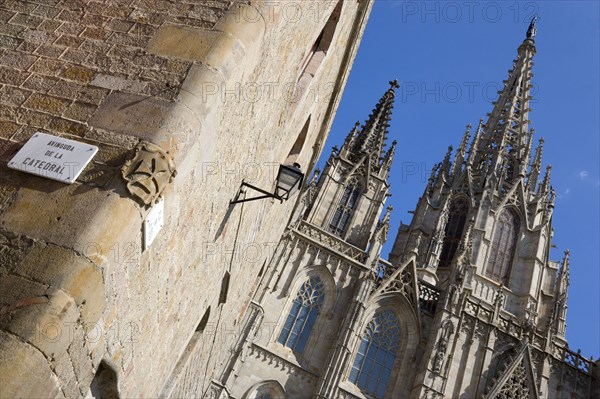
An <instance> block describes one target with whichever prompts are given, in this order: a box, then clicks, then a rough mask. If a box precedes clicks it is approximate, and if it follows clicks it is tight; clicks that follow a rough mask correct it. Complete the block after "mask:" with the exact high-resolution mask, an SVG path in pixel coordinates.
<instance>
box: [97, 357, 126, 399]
mask: <svg viewBox="0 0 600 399" xmlns="http://www.w3.org/2000/svg"><path fill="white" fill-rule="evenodd" d="M90 393H91V396H92V398H94V399H119V388H118V381H117V373H116V372H115V370H114V369H113V368H112V367H110V366H109V365H108V364H106V362H104V361H102V362H100V365H99V366H98V370H96V374H95V375H94V379H93V380H92V384H91V386H90Z"/></svg>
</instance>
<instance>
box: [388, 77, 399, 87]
mask: <svg viewBox="0 0 600 399" xmlns="http://www.w3.org/2000/svg"><path fill="white" fill-rule="evenodd" d="M388 83H389V84H390V89H399V88H400V85H399V84H398V79H394V80H390V81H389V82H388Z"/></svg>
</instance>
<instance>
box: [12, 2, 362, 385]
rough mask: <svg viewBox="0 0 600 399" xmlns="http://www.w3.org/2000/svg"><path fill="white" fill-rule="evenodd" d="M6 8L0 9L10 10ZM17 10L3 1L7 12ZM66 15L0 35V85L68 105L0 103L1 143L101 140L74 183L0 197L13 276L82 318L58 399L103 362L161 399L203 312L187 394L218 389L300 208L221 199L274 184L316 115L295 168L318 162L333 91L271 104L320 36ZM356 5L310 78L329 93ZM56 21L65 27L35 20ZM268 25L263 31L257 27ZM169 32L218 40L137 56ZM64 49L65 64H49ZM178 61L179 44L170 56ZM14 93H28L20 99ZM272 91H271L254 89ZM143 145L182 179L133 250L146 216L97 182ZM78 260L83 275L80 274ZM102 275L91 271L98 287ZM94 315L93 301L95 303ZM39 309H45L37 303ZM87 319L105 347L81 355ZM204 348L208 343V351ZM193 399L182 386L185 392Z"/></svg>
mask: <svg viewBox="0 0 600 399" xmlns="http://www.w3.org/2000/svg"><path fill="white" fill-rule="evenodd" d="M244 3H246V2H244ZM6 4H7V3H3V4H2V5H1V6H0V9H3V7H4V8H7V7H6ZM27 4H29V3H24V2H12V3H11V4H10V9H11V11H12V9H13V8H15V7H24V6H25V5H27ZM78 4H79V3H77V2H62V3H58V4H56V5H54V4H48V5H45V6H44V9H43V10H42V9H41V8H42V7H38V6H36V7H34V8H32V10H29V11H27V10H25V12H34V11H35V12H36V14H35V15H36V16H38V17H40V18H44V19H45V20H44V21H42V22H41V23H40V25H38V28H36V29H30V28H29V27H26V26H23V25H11V24H10V23H9V24H8V26H9V29H8V30H6V31H3V32H2V33H3V34H5V35H6V36H9V37H15V38H18V39H22V40H23V41H22V42H21V43H20V44H19V45H18V47H16V49H8V48H7V49H6V52H3V53H2V56H6V55H7V54H9V56H8V57H6V58H3V59H2V61H3V62H4V63H3V64H2V62H0V64H2V65H0V68H5V72H2V71H3V70H2V69H0V79H4V80H7V81H10V82H12V83H8V85H10V86H14V87H15V88H16V89H19V90H24V91H31V93H32V94H33V93H35V94H36V97H34V100H35V99H38V98H40V97H39V96H40V95H43V96H50V97H51V98H59V99H64V100H67V101H68V104H67V106H66V107H65V108H64V109H61V110H60V113H59V112H58V111H56V113H54V112H55V111H53V110H51V109H50V108H48V107H47V108H44V109H38V108H36V109H35V110H33V109H26V108H24V107H23V106H22V104H19V105H17V104H16V103H18V102H19V101H20V99H19V100H18V101H16V100H15V101H16V103H15V102H13V103H10V104H6V105H5V106H3V107H0V120H2V121H5V122H8V123H16V124H17V125H18V126H19V127H18V130H13V129H15V127H14V126H12V125H7V130H8V131H12V133H10V134H12V136H11V138H10V141H11V142H17V141H23V140H26V139H27V138H28V137H30V136H31V134H33V132H35V130H36V129H40V128H43V129H44V130H45V131H49V132H50V133H55V134H60V135H64V134H68V135H78V136H80V137H81V139H82V140H84V141H86V142H87V141H88V140H89V141H90V142H97V143H98V144H100V145H99V146H100V152H99V154H98V155H97V157H96V159H94V161H93V163H94V165H91V166H90V167H89V168H86V170H85V171H84V173H83V174H82V178H81V179H80V181H78V182H77V183H76V184H74V185H72V186H64V185H62V184H60V183H56V182H51V181H47V180H45V179H42V178H38V177H34V176H26V175H25V174H23V173H16V172H15V173H13V172H11V171H7V173H8V174H7V176H9V180H8V183H6V184H8V185H9V186H10V187H11V188H10V189H9V190H8V191H7V196H6V197H7V198H8V203H7V206H6V208H5V211H4V212H3V213H2V214H0V228H2V229H5V230H6V231H11V232H13V234H16V235H23V234H24V235H31V237H33V238H34V239H35V240H36V242H38V243H39V245H40V248H37V247H36V248H34V249H28V250H27V251H24V252H22V253H21V252H20V251H17V252H16V254H17V255H18V256H17V255H15V252H11V254H12V255H15V256H16V257H15V258H14V260H12V261H11V262H14V265H15V267H17V266H18V269H19V271H18V272H19V273H23V276H35V278H36V279H37V278H39V279H40V281H42V279H44V281H47V282H48V284H52V285H58V286H60V289H61V290H63V291H64V293H65V295H68V296H72V297H73V299H72V302H71V306H72V309H73V312H75V311H80V312H81V315H80V317H79V319H78V320H76V324H75V330H76V331H77V333H76V338H74V339H73V341H72V342H71V343H70V344H69V346H68V348H67V349H66V353H67V354H68V356H69V358H70V361H69V362H67V361H66V360H65V359H64V358H62V357H59V356H63V355H64V352H62V353H58V351H56V352H57V353H56V356H57V357H56V359H57V362H60V363H59V364H60V366H59V365H58V364H57V365H56V367H55V370H56V372H57V374H60V375H59V377H60V379H61V385H62V386H63V387H64V388H63V391H64V393H65V395H68V396H71V395H73V384H74V382H73V381H74V379H75V377H74V376H73V375H76V376H77V379H81V380H79V381H78V385H79V386H78V389H79V391H80V394H82V392H85V390H86V389H87V388H89V383H90V380H91V377H92V376H93V373H94V368H95V367H97V366H98V364H99V362H100V360H101V359H102V358H105V359H109V360H110V362H111V363H112V364H114V365H115V370H116V372H117V376H118V378H119V384H120V388H121V393H122V397H133V396H136V397H137V396H139V397H158V396H159V394H160V390H161V388H162V386H163V384H164V382H165V381H166V380H167V379H168V378H169V376H170V374H171V372H172V370H173V368H174V366H175V364H176V363H177V360H178V358H179V356H180V354H181V353H182V352H183V351H184V350H185V346H186V344H187V342H188V340H189V337H190V336H191V335H192V334H193V332H194V330H195V329H196V327H197V326H198V323H199V321H200V319H201V318H202V316H203V315H204V314H205V311H206V309H207V308H209V306H210V307H211V309H212V315H213V316H212V319H211V318H209V320H208V324H207V326H208V327H207V328H206V330H205V331H206V334H207V335H206V336H204V337H203V338H202V339H201V341H202V342H203V343H204V345H202V349H201V351H200V352H199V353H198V355H197V359H196V360H195V361H194V363H193V364H195V365H202V367H200V366H199V367H197V368H194V369H193V370H190V371H189V376H188V377H186V378H188V380H193V381H195V382H196V385H198V386H202V385H204V386H208V385H207V384H208V380H209V379H210V378H212V377H211V375H209V374H210V373H208V374H207V373H206V372H205V370H216V371H217V370H221V369H222V368H223V367H224V365H225V363H226V362H227V359H228V358H229V356H230V352H229V350H230V349H231V348H232V345H233V343H234V342H235V339H236V332H235V331H236V329H237V328H238V325H239V324H238V323H239V320H240V319H241V316H240V315H241V314H243V313H244V309H246V307H247V303H248V301H249V298H250V295H251V292H252V290H253V287H255V284H256V276H257V275H258V273H259V271H260V269H261V267H262V265H263V264H264V262H265V260H266V259H267V258H268V257H269V256H270V253H269V248H270V247H269V246H268V244H270V243H271V241H273V237H279V235H280V234H281V232H282V230H283V228H284V226H285V222H286V221H287V219H288V217H289V214H290V212H291V209H292V208H293V206H294V204H293V203H292V201H290V202H287V203H284V204H282V205H280V204H275V203H272V202H270V201H262V202H255V203H249V204H247V205H244V206H243V207H242V206H237V207H232V208H231V209H230V210H229V211H228V209H229V205H228V204H229V200H230V199H232V198H233V197H234V196H235V195H236V192H237V190H238V189H239V185H240V182H241V181H242V180H243V179H245V178H246V177H247V175H248V174H249V173H250V174H252V175H251V176H252V182H253V183H254V184H256V185H258V186H261V187H267V188H268V187H272V184H273V181H274V179H275V173H276V169H277V166H278V165H279V163H281V162H282V161H283V160H285V159H286V157H287V156H288V153H289V150H290V148H292V146H293V145H294V143H295V142H296V140H297V137H298V134H299V132H300V130H301V129H302V126H304V124H305V122H306V120H307V119H308V116H309V115H312V116H311V121H312V122H311V128H310V129H309V131H308V133H307V135H306V146H305V147H306V149H305V150H304V151H303V152H302V153H301V154H299V156H298V159H299V162H301V163H303V164H304V165H308V164H309V163H310V162H311V159H312V158H313V157H314V154H313V147H314V148H315V150H314V151H315V152H319V151H320V146H321V144H316V143H317V142H319V143H321V142H322V141H323V138H324V134H325V133H324V126H326V125H328V124H329V123H330V122H331V118H332V114H331V113H328V112H322V110H323V109H328V108H330V107H331V108H333V109H334V108H335V107H336V106H337V103H338V101H339V95H338V94H337V93H336V94H334V95H332V94H331V93H327V94H323V96H322V97H321V98H319V99H318V100H315V99H314V98H313V99H309V100H307V101H298V102H297V103H295V104H294V105H292V104H291V103H290V102H289V101H288V100H287V99H286V98H285V96H284V95H283V94H282V92H283V89H282V87H283V86H284V85H286V84H288V83H289V82H291V83H292V84H293V82H294V81H295V79H296V77H297V72H298V71H297V70H298V68H299V64H300V63H301V62H302V59H303V58H304V57H305V52H306V49H307V48H309V47H310V43H311V42H313V41H314V38H315V37H316V36H317V35H318V32H319V31H320V29H322V26H321V23H320V21H318V20H316V19H314V18H312V15H310V14H308V13H303V14H302V15H304V19H303V20H302V22H301V23H298V24H295V23H293V24H290V23H287V22H286V21H284V20H283V19H282V18H279V19H277V18H272V17H270V16H269V15H268V13H266V12H265V14H264V15H262V17H261V18H262V19H263V20H265V21H266V22H262V21H259V22H256V21H255V22H252V25H251V26H247V24H249V23H250V22H249V21H248V20H247V19H246V18H244V15H240V14H238V17H239V18H237V20H236V19H235V13H241V12H242V11H236V10H241V8H235V9H234V8H231V12H233V13H234V14H233V15H232V17H233V20H232V21H230V22H228V23H225V22H224V23H222V24H221V25H219V29H218V30H214V29H215V24H216V23H217V21H218V20H219V19H220V18H221V17H222V16H223V15H224V14H225V13H226V12H227V10H228V9H230V6H231V4H232V2H230V1H219V0H214V1H205V2H200V3H198V2H194V3H192V2H168V1H146V0H139V1H136V2H133V3H131V4H129V5H119V6H116V5H115V4H112V2H109V1H107V2H95V1H91V2H87V3H86V4H85V7H79V6H78ZM300 4H305V3H300ZM352 4H353V6H352V7H349V8H347V15H346V17H345V18H346V19H345V20H344V21H345V22H344V26H343V29H341V30H340V33H339V35H340V40H341V41H340V44H339V45H340V47H339V51H336V52H332V56H331V57H330V58H326V59H325V60H324V61H323V63H322V69H321V70H320V71H319V73H320V74H322V76H318V77H316V78H315V80H314V81H313V83H318V82H320V81H322V82H332V81H339V82H340V84H341V85H342V86H343V82H344V81H345V76H346V75H345V72H343V71H347V70H348V68H349V65H348V60H351V58H352V57H351V56H350V57H348V58H344V54H345V50H344V48H345V46H346V43H347V39H348V38H349V33H350V32H351V31H352V27H353V23H354V19H355V18H356V15H355V13H356V9H355V8H354V6H355V5H354V3H352ZM244 7H246V6H244ZM38 8H39V9H40V10H39V13H38V11H37V10H38ZM263 11H268V10H263ZM248 12H250V11H249V10H246V11H244V13H248ZM15 13H16V12H15ZM50 20H51V21H58V22H60V25H58V24H56V23H51V22H47V21H50ZM267 23H268V24H269V29H268V30H267V29H266V28H264V27H263V25H264V26H266V24H267ZM361 23H362V22H361ZM236 24H237V25H236ZM167 25H168V26H173V25H178V26H187V27H188V28H189V29H190V31H192V30H193V32H194V34H196V33H198V32H203V34H205V33H206V32H216V33H209V34H208V35H211V37H214V38H215V40H214V41H213V42H212V44H213V46H212V47H211V48H210V49H209V50H207V51H208V52H207V53H206V57H205V58H204V59H203V60H202V61H197V62H196V63H193V62H192V61H190V60H189V59H184V58H179V57H178V56H174V55H161V54H155V53H152V51H151V50H150V49H149V48H148V47H146V46H147V44H148V43H153V41H154V40H157V39H156V38H157V37H158V36H159V35H160V34H161V33H160V32H161V29H164V27H165V26H167ZM11 26H12V27H11ZM42 28H43V29H42ZM88 28H89V29H88ZM188 28H186V29H188ZM7 32H8V34H6V33H7ZM107 32H110V33H107ZM21 36H22V37H21ZM192 36H193V35H192ZM105 37H106V39H104V38H105ZM98 39H100V40H98ZM352 40H354V39H352ZM7 43H8V42H7ZM14 44H16V43H15V42H14V41H10V43H9V45H10V46H14ZM188 44H189V43H188ZM176 45H178V43H175V46H176ZM194 45H196V46H198V43H195V44H194ZM183 47H185V46H183ZM38 49H39V50H38ZM61 49H64V51H62V53H61V54H60V55H57V54H58V52H59V51H61ZM11 51H12V52H14V53H16V54H15V55H18V56H19V57H16V56H15V55H12V54H11V53H10V52H11ZM173 51H175V50H173ZM188 51H191V50H190V48H186V49H182V52H183V53H186V52H188ZM353 51H354V50H350V51H349V54H350V55H352V53H353ZM42 53H43V54H45V55H41V54H42ZM186 54H187V53H186ZM29 57H31V58H29ZM26 65H28V66H27V67H26V68H25V66H26ZM87 71H91V72H87ZM92 73H93V75H92ZM101 76H106V77H101ZM29 79H30V80H29ZM88 79H89V80H88ZM25 81H28V82H29V83H28V84H27V85H26V86H23V87H19V86H20V85H21V84H22V83H23V82H25ZM94 82H95V83H94ZM128 82H141V83H142V84H143V86H142V85H137V84H131V85H130V84H129V83H128ZM265 82H266V84H265V85H264V86H263V83H265ZM269 85H271V86H269ZM248 87H250V89H248ZM257 87H258V89H260V90H262V89H264V91H262V93H263V94H262V96H261V97H258V98H255V97H252V90H255V89H256V88H257ZM118 91H121V92H118ZM267 91H271V92H272V93H273V94H272V95H267V94H265V93H266V92H267ZM25 94H27V92H25V93H24V95H25ZM30 95H31V94H30ZM15 98H16V97H15ZM26 100H27V98H25V99H23V101H26ZM32 101H33V100H32ZM140 139H145V140H147V141H150V142H153V143H155V144H158V145H160V147H161V148H163V149H164V150H165V151H169V155H170V156H171V157H172V158H173V159H174V160H175V164H176V165H177V169H178V171H179V173H178V175H177V177H176V178H175V180H174V181H173V182H172V183H171V184H169V185H168V186H167V187H166V188H165V190H164V191H163V196H164V198H165V225H164V227H163V228H162V230H161V232H160V233H159V235H158V237H157V238H156V240H155V241H154V243H153V244H152V245H151V246H150V247H149V248H148V249H145V250H144V251H142V249H141V226H142V220H143V217H144V215H145V214H146V212H147V211H146V210H144V209H142V208H141V207H140V206H139V205H138V204H136V203H134V202H133V201H132V200H131V199H129V198H126V196H125V191H124V184H123V183H122V182H121V181H120V179H117V180H118V181H115V180H114V179H113V180H110V179H107V180H103V176H108V175H109V174H110V168H111V167H114V168H118V167H120V165H119V163H120V162H122V159H123V158H122V156H123V154H124V153H125V152H126V151H128V150H132V149H133V148H134V147H135V146H136V145H137V144H138V143H139V141H140ZM104 144H108V146H104ZM118 147H122V149H123V152H120V150H119V149H118ZM117 170H118V169H117ZM273 171H275V173H273ZM2 172H3V173H4V169H3V170H2ZM104 172H106V174H105V175H101V173H104ZM96 174H98V175H96ZM94 176H96V177H94ZM97 179H99V180H101V181H98V180H97ZM81 182H85V183H81ZM88 184H90V185H91V184H97V187H99V188H92V187H90V185H88ZM13 188H14V189H13ZM32 215H33V216H32ZM265 244H267V245H265ZM256 245H258V246H259V247H260V248H261V249H260V251H259V254H258V256H256V255H254V256H250V252H248V250H247V248H248V247H250V248H256ZM44 248H51V249H44ZM42 249H44V250H43V251H42ZM63 250H64V251H66V252H63ZM36 251H38V252H36ZM21 255H27V259H26V260H24V259H25V258H24V257H23V256H21ZM82 255H83V257H82ZM73 257H74V258H73ZM57 258H61V259H63V260H64V259H67V260H69V262H74V265H73V268H72V269H67V268H66V265H67V264H68V263H69V262H65V263H63V264H61V263H58V262H57V263H53V264H50V265H44V263H46V262H53V261H54V260H55V259H57ZM88 259H89V260H90V261H91V262H93V263H94V264H95V266H94V267H91V266H89V265H88V263H86V261H87V260H88ZM95 267H99V268H100V269H95ZM228 269H230V270H231V287H230V295H229V296H228V298H227V302H226V303H225V304H221V305H219V303H218V301H219V297H220V295H219V293H220V286H221V279H222V277H223V275H224V272H225V270H228ZM11 270H12V269H11ZM96 270H97V272H98V273H100V272H101V273H102V275H101V277H102V281H101V282H100V281H99V278H100V275H99V274H97V273H96ZM9 272H10V271H8V270H7V271H6V273H9ZM2 273H4V272H3V271H2ZM15 273H16V271H15ZM23 278H24V277H23ZM27 281H29V280H27ZM95 285H96V286H98V285H101V286H102V288H101V289H100V288H98V287H95ZM40 286H41V287H43V288H44V289H45V288H46V287H45V286H44V285H42V284H40ZM88 290H91V291H93V294H94V295H96V293H97V292H99V291H101V290H104V292H103V294H104V298H105V304H104V305H102V306H103V309H101V308H102V306H98V307H92V304H88V299H86V298H87V296H88V295H92V292H88ZM233 293H235V295H234V294H233ZM80 295H81V296H80ZM98 295H99V293H98ZM81 298H83V299H85V300H86V303H85V304H84V303H83V300H82V299H81ZM94 298H95V297H94ZM90 300H91V299H90ZM94 303H97V304H99V303H101V301H100V300H96V299H94ZM32 306H40V305H37V304H36V305H32ZM41 306H45V307H46V309H50V308H51V307H50V305H49V304H42V305H41ZM88 306H90V309H89V314H87V315H86V312H87V311H88V310H86V308H87V307H88ZM94 306H95V305H94ZM70 309H71V308H69V310H68V311H66V313H65V317H66V318H68V319H69V320H70V317H71V316H73V314H74V313H72V312H71V310H70ZM23 310H24V309H21V311H23ZM30 310H33V308H32V309H30ZM48 312H49V314H51V312H50V311H49V310H48ZM219 312H220V313H221V314H222V318H221V319H220V320H221V324H220V326H221V327H223V328H225V329H226V330H227V332H226V333H224V334H220V333H219V334H217V329H216V328H215V324H214V323H215V320H217V318H216V317H215V315H217V314H219ZM75 313H76V312H75ZM14 314H15V315H17V314H18V313H17V312H15V313H14ZM19 314H20V313H19ZM98 314H100V317H99V319H98V321H97V326H98V327H99V328H100V330H101V338H99V339H97V340H93V342H92V340H90V339H89V337H86V338H81V335H80V334H79V328H80V327H81V328H83V330H84V331H85V328H84V327H85V326H83V325H82V324H83V323H85V322H87V321H88V320H93V319H95V318H96V317H97V315H98ZM33 316H35V315H33ZM33 316H28V317H30V318H31V317H33ZM23 317H25V316H23ZM40 317H41V315H40ZM48 317H50V316H48ZM19 325H20V324H19ZM16 327H17V326H15V328H16ZM19 331H21V330H19ZM221 331H222V330H221ZM18 333H19V334H22V332H18ZM88 335H89V334H88ZM212 342H215V345H212V346H211V343H212ZM61 348H62V347H61ZM51 349H52V348H45V350H51ZM90 359H91V360H90ZM148 376H152V378H151V379H149V378H148ZM174 378H179V376H174ZM16 383H18V381H16ZM13 384H15V382H13ZM86 384H88V385H86ZM11 389H13V388H12V387H11ZM199 394H200V393H199V392H197V391H194V392H187V393H186V395H184V396H186V397H190V396H192V395H195V396H198V395H199Z"/></svg>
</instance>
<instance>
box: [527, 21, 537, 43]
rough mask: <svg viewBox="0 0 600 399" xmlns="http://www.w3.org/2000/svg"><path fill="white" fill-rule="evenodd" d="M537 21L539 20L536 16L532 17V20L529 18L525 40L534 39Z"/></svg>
mask: <svg viewBox="0 0 600 399" xmlns="http://www.w3.org/2000/svg"><path fill="white" fill-rule="evenodd" d="M538 19H539V17H538V16H537V15H534V16H533V18H531V22H530V23H529V28H527V37H526V39H534V38H535V34H536V33H537V27H536V23H537V20H538Z"/></svg>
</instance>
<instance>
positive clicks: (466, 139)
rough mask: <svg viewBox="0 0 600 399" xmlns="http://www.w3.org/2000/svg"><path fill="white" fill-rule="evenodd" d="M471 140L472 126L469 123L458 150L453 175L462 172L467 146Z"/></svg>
mask: <svg viewBox="0 0 600 399" xmlns="http://www.w3.org/2000/svg"><path fill="white" fill-rule="evenodd" d="M470 138H471V124H470V123H469V124H468V125H467V127H466V129H465V134H464V135H463V138H462V140H461V142H460V145H459V146H458V149H457V150H456V155H455V156H454V165H453V166H452V174H456V173H457V172H460V171H461V170H462V165H463V163H464V161H465V155H466V154H467V145H468V144H469V139H470Z"/></svg>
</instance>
